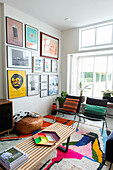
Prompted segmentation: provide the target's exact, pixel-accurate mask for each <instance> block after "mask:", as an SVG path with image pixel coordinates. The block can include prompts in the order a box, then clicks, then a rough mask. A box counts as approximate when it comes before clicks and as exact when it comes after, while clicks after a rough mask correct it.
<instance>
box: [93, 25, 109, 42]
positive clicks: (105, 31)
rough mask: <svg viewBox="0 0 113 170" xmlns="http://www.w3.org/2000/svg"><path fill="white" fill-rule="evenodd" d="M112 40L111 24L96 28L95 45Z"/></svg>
mask: <svg viewBox="0 0 113 170" xmlns="http://www.w3.org/2000/svg"><path fill="white" fill-rule="evenodd" d="M111 42H112V25H108V26H103V27H99V28H97V37H96V45H101V44H108V43H111Z"/></svg>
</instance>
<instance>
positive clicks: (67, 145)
mask: <svg viewBox="0 0 113 170" xmlns="http://www.w3.org/2000/svg"><path fill="white" fill-rule="evenodd" d="M69 141H70V136H69V137H68V139H67V144H66V148H62V147H61V146H58V148H57V149H59V150H61V151H63V152H65V153H66V152H67V151H68V147H69Z"/></svg>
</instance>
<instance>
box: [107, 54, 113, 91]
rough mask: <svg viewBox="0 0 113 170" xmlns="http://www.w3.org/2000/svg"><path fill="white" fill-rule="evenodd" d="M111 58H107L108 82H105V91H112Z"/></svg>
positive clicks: (112, 59) (112, 58) (112, 66)
mask: <svg viewBox="0 0 113 170" xmlns="http://www.w3.org/2000/svg"><path fill="white" fill-rule="evenodd" d="M112 63H113V56H108V77H107V78H108V80H107V90H111V91H112V76H111V75H112V68H113V64H112Z"/></svg>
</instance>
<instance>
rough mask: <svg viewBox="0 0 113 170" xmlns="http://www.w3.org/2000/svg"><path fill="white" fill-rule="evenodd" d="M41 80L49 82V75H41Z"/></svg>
mask: <svg viewBox="0 0 113 170" xmlns="http://www.w3.org/2000/svg"><path fill="white" fill-rule="evenodd" d="M40 82H48V75H40Z"/></svg>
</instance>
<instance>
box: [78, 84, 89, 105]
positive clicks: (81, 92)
mask: <svg viewBox="0 0 113 170" xmlns="http://www.w3.org/2000/svg"><path fill="white" fill-rule="evenodd" d="M90 85H91V84H88V85H86V86H84V87H83V85H82V82H80V83H79V85H78V89H79V90H80V96H82V103H83V102H84V101H85V96H83V92H84V90H86V89H91V88H90V87H89V86H90Z"/></svg>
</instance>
